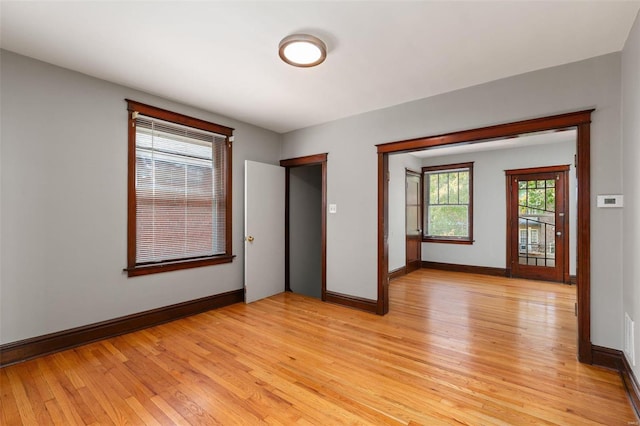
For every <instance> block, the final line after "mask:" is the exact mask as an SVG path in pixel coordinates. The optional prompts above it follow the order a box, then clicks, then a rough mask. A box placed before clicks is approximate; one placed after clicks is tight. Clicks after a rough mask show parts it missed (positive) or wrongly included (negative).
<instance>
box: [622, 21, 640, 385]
mask: <svg viewBox="0 0 640 426" xmlns="http://www.w3.org/2000/svg"><path fill="white" fill-rule="evenodd" d="M639 75H640V17H637V18H636V22H635V24H634V26H633V28H632V29H631V33H630V34H629V38H628V39H627V42H626V44H625V46H624V50H623V52H622V99H623V102H622V123H623V127H622V134H623V144H622V146H623V149H622V154H623V159H624V160H623V167H624V202H625V205H624V209H623V211H622V213H623V222H622V226H623V229H624V233H623V234H622V236H623V258H622V261H623V264H624V271H623V277H624V291H623V300H624V311H625V312H627V313H628V314H629V316H630V317H631V319H633V320H634V321H635V323H636V324H635V336H634V337H635V339H634V340H635V356H636V359H637V360H638V361H640V358H639V357H640V323H638V320H640V264H639V262H638V259H640V79H639V78H638V76H639ZM617 320H618V321H619V322H620V323H621V324H623V321H624V319H623V316H622V314H620V315H619V316H618V318H617ZM638 361H636V366H635V367H634V368H633V370H634V373H635V375H636V377H640V363H639V362H638Z"/></svg>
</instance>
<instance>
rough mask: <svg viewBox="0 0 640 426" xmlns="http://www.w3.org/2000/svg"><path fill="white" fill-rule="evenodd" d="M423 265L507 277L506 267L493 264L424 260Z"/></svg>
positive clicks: (429, 267)
mask: <svg viewBox="0 0 640 426" xmlns="http://www.w3.org/2000/svg"><path fill="white" fill-rule="evenodd" d="M422 267H423V268H428V269H439V270H442V271H453V272H466V273H470V274H481V275H492V276H495V277H506V276H507V270H506V269H505V268H494V267H491V266H473V265H458V264H455V263H441V262H429V261H426V260H423V261H422Z"/></svg>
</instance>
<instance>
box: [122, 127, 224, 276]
mask: <svg viewBox="0 0 640 426" xmlns="http://www.w3.org/2000/svg"><path fill="white" fill-rule="evenodd" d="M225 143H226V137H225V136H223V135H219V134H216V133H212V132H207V131H204V130H200V129H196V128H192V127H186V126H182V125H179V124H175V123H170V122H167V121H163V120H159V119H156V118H152V117H147V116H143V115H138V116H137V117H136V166H135V167H136V171H135V178H136V181H135V187H136V263H137V264H144V263H152V262H166V261H172V260H182V259H193V258H199V257H206V256H213V255H218V254H224V253H225V235H226V234H225V212H226V205H225V203H226V197H225V194H226V182H225V176H226V172H225V169H226V159H225Z"/></svg>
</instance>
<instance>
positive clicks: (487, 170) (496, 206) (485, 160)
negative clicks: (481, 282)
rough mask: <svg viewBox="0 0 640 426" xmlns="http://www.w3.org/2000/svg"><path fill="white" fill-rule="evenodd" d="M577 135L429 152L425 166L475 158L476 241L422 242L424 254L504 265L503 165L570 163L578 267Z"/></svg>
mask: <svg viewBox="0 0 640 426" xmlns="http://www.w3.org/2000/svg"><path fill="white" fill-rule="evenodd" d="M575 146H576V141H575V140H572V141H570V142H562V143H556V144H547V145H542V146H541V147H526V148H510V149H501V150H496V151H483V152H476V153H468V154H460V155H450V156H442V157H432V158H426V159H425V160H424V162H423V165H424V166H436V165H441V164H455V163H465V162H469V161H473V162H474V164H473V239H474V243H473V244H472V245H465V244H441V243H423V244H422V260H428V261H431V262H443V263H456V264H462V265H475V266H490V267H496V268H505V267H506V250H507V236H506V220H507V217H506V216H507V213H506V203H507V200H506V189H505V184H506V179H505V174H504V171H505V170H509V169H522V168H526V167H542V166H556V165H561V164H562V165H564V164H570V165H571V170H570V172H569V239H570V241H569V247H570V248H569V253H570V265H569V273H570V274H572V275H575V273H576V262H575V259H576V256H575V253H576V221H577V198H576V195H577V194H576V170H575V167H573V159H574V157H573V156H574V154H575Z"/></svg>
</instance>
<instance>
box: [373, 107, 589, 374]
mask: <svg viewBox="0 0 640 426" xmlns="http://www.w3.org/2000/svg"><path fill="white" fill-rule="evenodd" d="M593 111H595V110H594V109H588V110H583V111H577V112H571V113H567V114H559V115H552V116H547V117H540V118H534V119H530V120H523V121H517V122H511V123H505V124H498V125H494V126H488V127H482V128H477V129H470V130H462V131H459V132H452V133H447V134H442V135H435V136H426V137H422V138H416V139H409V140H403V141H397V142H390V143H385V144H380V145H377V148H378V151H377V152H378V299H377V306H376V313H377V314H379V315H384V314H386V313H387V312H389V272H388V263H389V245H388V234H389V232H388V230H389V225H388V222H389V210H388V205H389V182H388V178H387V175H388V170H389V158H388V157H389V154H391V153H402V152H411V151H420V150H423V149H429V148H433V147H438V146H444V145H450V144H455V143H460V142H466V143H482V142H486V141H487V140H490V139H500V138H506V137H511V136H516V135H519V134H523V133H531V132H541V131H546V130H560V129H566V128H570V127H572V128H576V130H577V137H576V177H577V181H578V208H577V210H578V212H577V213H578V220H577V222H578V223H577V250H576V251H577V253H576V258H577V268H576V279H577V306H578V359H579V360H580V361H581V362H585V363H589V364H591V363H592V361H593V348H592V344H591V226H590V225H591V205H590V199H591V189H590V180H591V158H590V155H591V148H590V147H591V131H590V129H591V113H592V112H593Z"/></svg>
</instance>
